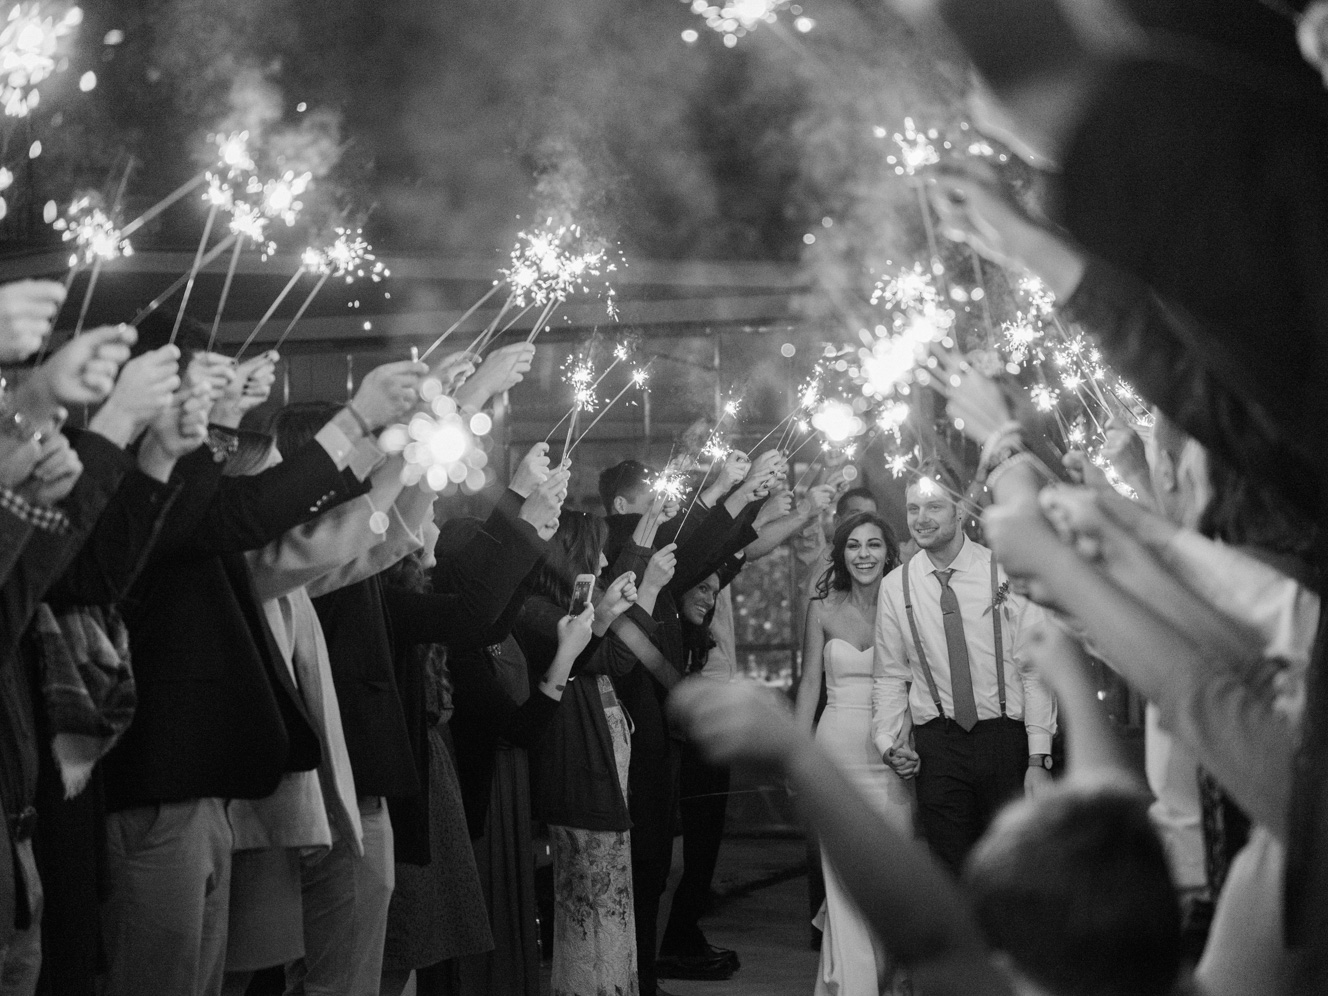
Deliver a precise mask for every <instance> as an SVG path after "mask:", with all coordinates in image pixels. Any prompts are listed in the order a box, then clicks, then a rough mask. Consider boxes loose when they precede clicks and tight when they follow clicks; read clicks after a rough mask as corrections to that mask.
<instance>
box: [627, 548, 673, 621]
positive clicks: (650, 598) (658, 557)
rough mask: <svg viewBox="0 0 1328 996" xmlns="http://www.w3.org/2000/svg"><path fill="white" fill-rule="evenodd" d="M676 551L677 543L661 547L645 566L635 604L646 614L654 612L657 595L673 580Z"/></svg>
mask: <svg viewBox="0 0 1328 996" xmlns="http://www.w3.org/2000/svg"><path fill="white" fill-rule="evenodd" d="M677 549H678V544H677V543H670V544H668V545H667V546H662V547H660V548H659V549H658V550H656V551H655V552H654V553H653V554H651V557H650V561H649V562H648V563H647V564H646V569H645V571H644V572H643V574H642V576H641V584H640V586H639V587H638V588H637V602H638V604H639V605H640V606H641V608H643V609H645V610H646V611H647V612H650V613H653V612H654V611H655V601H656V599H658V598H659V593H660V592H661V591H663V590H664V589H665V588H667V587H668V586H669V582H670V581H672V580H673V575H674V572H675V571H676V570H677V569H678V557H677V553H676V551H677Z"/></svg>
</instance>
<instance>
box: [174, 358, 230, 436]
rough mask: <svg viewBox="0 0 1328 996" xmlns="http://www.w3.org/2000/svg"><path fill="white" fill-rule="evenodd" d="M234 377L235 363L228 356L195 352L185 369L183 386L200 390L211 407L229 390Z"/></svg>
mask: <svg viewBox="0 0 1328 996" xmlns="http://www.w3.org/2000/svg"><path fill="white" fill-rule="evenodd" d="M235 376H236V375H235V363H234V362H233V361H232V360H231V358H230V357H229V356H222V355H221V354H220V353H204V352H196V353H194V355H193V356H191V357H190V358H189V365H188V366H187V367H185V372H184V386H185V387H186V388H191V389H192V388H194V387H199V388H201V389H202V390H203V391H204V393H205V394H206V396H207V399H208V404H209V405H211V404H212V403H213V402H215V401H216V400H217V399H218V398H220V397H221V396H222V395H223V394H224V393H225V392H226V391H227V390H228V389H229V388H230V386H231V384H232V383H233V382H234V380H235ZM236 424H237V425H238V424H239V423H238V422H237V423H236Z"/></svg>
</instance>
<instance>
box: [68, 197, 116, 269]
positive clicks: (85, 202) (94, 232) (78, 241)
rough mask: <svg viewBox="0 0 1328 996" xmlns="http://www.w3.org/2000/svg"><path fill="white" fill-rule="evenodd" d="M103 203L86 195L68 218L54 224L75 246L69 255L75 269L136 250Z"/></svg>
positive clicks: (79, 199) (76, 203) (98, 198)
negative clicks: (102, 206)
mask: <svg viewBox="0 0 1328 996" xmlns="http://www.w3.org/2000/svg"><path fill="white" fill-rule="evenodd" d="M100 201H101V199H100V197H97V196H95V195H92V194H84V195H83V196H82V197H78V198H76V199H75V200H74V201H73V202H72V203H71V204H70V205H69V210H68V211H67V212H66V213H65V217H63V218H58V219H56V221H55V222H54V223H53V224H52V227H53V228H55V229H56V230H57V231H59V232H60V238H61V240H63V241H65V242H73V243H74V244H73V246H72V247H71V248H72V249H73V252H72V253H71V254H70V256H69V265H70V266H71V267H74V266H79V265H84V266H87V265H91V264H92V263H93V262H95V261H96V260H98V259H101V260H108V259H115V258H116V257H118V256H132V255H133V254H134V247H133V246H132V245H130V244H129V240H128V239H126V238H125V237H124V236H123V235H121V234H120V230H119V229H118V228H117V227H116V226H115V223H114V222H113V221H112V220H111V218H110V216H109V215H108V214H107V213H106V212H105V211H104V210H102V208H101V204H100Z"/></svg>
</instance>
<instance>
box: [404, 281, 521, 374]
mask: <svg viewBox="0 0 1328 996" xmlns="http://www.w3.org/2000/svg"><path fill="white" fill-rule="evenodd" d="M501 286H503V285H502V283H501V282H500V281H495V282H494V285H493V286H492V287H490V288H489V289H488V290H487V291H486V292H485V293H484V296H483V297H481V298H480V299H479V300H478V301H476V302H475V303H474V304H472V305H471V306H470V307H469V308H467V309H466V311H465V313H464V314H462V316H461V317H460V318H458V319H457V320H456V321H455V322H453V323H452V324H451V325H449V326H448V327H447V328H446V329H445V330H444V331H443V334H442V335H440V336H439V337H438V338H437V339H435V340H434V341H433V342H432V343H431V344H430V346H429V348H428V349H426V350H425V351H424V352H423V353H421V354H420V359H421V360H427V359H428V358H429V354H430V353H432V352H433V351H434V350H435V349H437V348H438V347H439V346H441V345H442V344H443V343H444V342H445V341H446V339H447V337H448V336H450V335H451V334H452V333H453V332H455V331H456V330H457V329H459V328H460V327H461V326H462V325H463V324H464V323H465V321H466V319H467V318H469V317H470V316H471V315H473V314H475V312H476V311H478V310H479V309H480V307H481V306H482V305H483V304H484V302H485V301H487V300H489V298H491V297H493V296H494V295H495V294H497V293H498V288H499V287H501Z"/></svg>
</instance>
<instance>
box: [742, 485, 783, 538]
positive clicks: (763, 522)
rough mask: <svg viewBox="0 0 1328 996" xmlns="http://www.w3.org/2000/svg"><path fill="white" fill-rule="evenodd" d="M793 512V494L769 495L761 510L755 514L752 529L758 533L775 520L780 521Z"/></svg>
mask: <svg viewBox="0 0 1328 996" xmlns="http://www.w3.org/2000/svg"><path fill="white" fill-rule="evenodd" d="M792 511H793V492H791V491H781V492H779V494H775V495H771V496H770V497H769V498H767V499H766V501H765V504H764V505H762V506H761V510H760V511H759V512H757V513H756V518H755V519H753V520H752V528H753V529H755V530H756V531H757V532H758V533H759V532H760V531H761V530H762V529H764V528H765V527H766V526H768V525H770V523H772V522H774V521H775V520H776V519H782V518H784V516H786V515H788V514H789V513H790V512H792Z"/></svg>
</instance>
